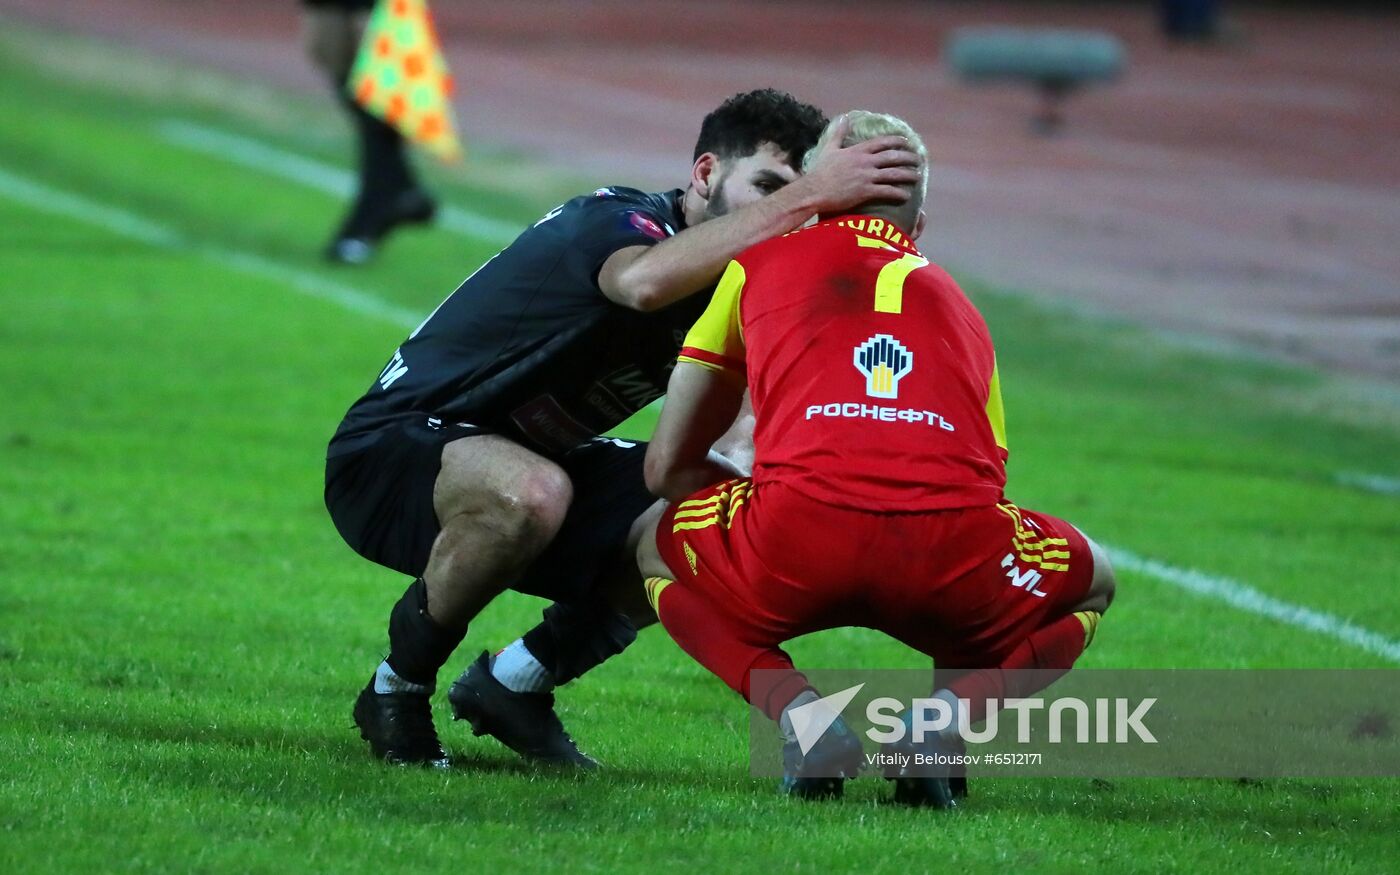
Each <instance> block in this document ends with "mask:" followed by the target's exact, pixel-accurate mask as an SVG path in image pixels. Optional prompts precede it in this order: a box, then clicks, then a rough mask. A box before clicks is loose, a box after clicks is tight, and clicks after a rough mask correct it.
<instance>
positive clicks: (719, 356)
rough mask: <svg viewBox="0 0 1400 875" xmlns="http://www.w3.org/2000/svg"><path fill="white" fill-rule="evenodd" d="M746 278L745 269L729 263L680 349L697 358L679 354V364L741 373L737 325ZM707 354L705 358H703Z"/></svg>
mask: <svg viewBox="0 0 1400 875" xmlns="http://www.w3.org/2000/svg"><path fill="white" fill-rule="evenodd" d="M746 279H747V277H746V275H745V273H744V266H743V265H742V264H740V263H739V262H737V261H731V262H729V267H727V268H725V271H724V276H722V277H720V280H719V285H717V286H715V293H714V296H713V297H711V298H710V304H709V306H707V307H706V308H705V312H704V313H701V314H700V318H699V319H697V320H695V325H693V326H692V327H691V329H690V333H688V334H686V336H685V343H684V344H682V346H683V347H684V348H685V349H687V350H694V351H695V352H696V353H697V355H694V356H691V355H682V356H681V360H682V361H690V362H694V363H695V364H698V365H702V366H705V367H709V368H711V369H716V370H719V369H723V370H733V369H738V370H740V371H742V366H743V362H744V330H743V327H742V326H741V325H740V324H739V295H740V293H742V292H743V290H744V282H745V281H746ZM706 353H708V355H706Z"/></svg>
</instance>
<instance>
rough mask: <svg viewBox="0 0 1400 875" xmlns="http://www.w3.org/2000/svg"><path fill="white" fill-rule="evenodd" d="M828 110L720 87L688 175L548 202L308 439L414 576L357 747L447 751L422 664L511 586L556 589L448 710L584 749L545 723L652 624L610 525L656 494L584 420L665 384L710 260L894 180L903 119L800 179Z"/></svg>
mask: <svg viewBox="0 0 1400 875" xmlns="http://www.w3.org/2000/svg"><path fill="white" fill-rule="evenodd" d="M825 122H826V119H825V118H824V117H823V116H822V114H821V112H820V111H818V110H817V109H815V108H813V107H811V106H808V105H806V104H803V103H800V102H798V101H797V100H795V99H794V98H793V97H791V96H790V95H788V94H785V93H782V92H778V91H773V90H769V89H765V90H759V91H752V92H748V93H744V94H739V95H736V96H734V97H732V98H730V99H729V100H727V101H725V102H724V104H723V105H721V106H720V107H719V108H718V109H716V110H715V111H714V112H712V113H710V114H709V115H708V116H706V117H705V120H704V122H703V123H702V125H701V130H700V137H699V140H698V142H697V143H696V147H695V156H694V162H693V165H692V169H691V177H690V182H689V187H688V188H687V189H685V190H680V189H676V190H673V191H668V192H660V193H654V194H648V193H644V192H641V191H637V190H634V189H630V188H620V187H612V188H602V189H598V190H597V191H595V192H593V193H591V194H588V195H584V196H582V197H578V198H575V199H573V200H571V201H569V202H568V203H565V204H563V205H562V206H560V207H558V208H556V209H554V210H551V211H550V212H549V213H548V214H547V215H545V216H544V217H543V218H541V219H540V220H539V221H538V222H536V223H535V224H534V225H533V226H531V227H530V228H528V229H526V230H525V231H524V232H523V233H522V234H521V235H520V236H519V237H518V238H517V239H516V241H515V242H514V243H512V244H511V245H510V246H508V247H507V248H506V249H504V250H503V251H501V252H500V253H498V254H497V255H495V256H494V257H492V258H491V259H490V260H489V261H487V262H486V263H485V264H483V265H482V266H481V267H480V268H479V269H478V270H477V271H476V272H475V273H473V274H472V275H471V276H470V277H468V278H467V279H466V280H465V281H464V282H463V283H462V284H461V285H460V286H459V287H458V288H457V290H456V291H454V292H453V293H452V294H451V295H450V296H449V297H448V298H447V300H445V301H443V303H442V304H441V305H439V307H438V308H437V310H435V311H434V312H433V313H432V314H431V315H430V316H428V318H427V319H425V320H424V321H423V323H422V324H421V325H419V326H418V328H417V329H416V330H414V332H413V333H412V334H411V335H409V337H408V339H407V340H405V341H404V342H403V343H402V344H401V345H400V346H399V348H398V349H397V350H395V351H394V353H393V355H392V357H391V358H390V360H389V362H388V364H387V365H385V367H384V369H383V370H382V371H381V372H380V374H379V376H378V377H377V378H376V379H375V380H374V382H373V383H372V384H371V385H370V388H369V390H368V391H367V392H366V393H365V395H364V396H363V397H362V398H361V399H360V400H359V401H357V402H355V404H354V405H353V406H352V407H351V408H350V410H349V412H348V413H347V414H346V416H345V419H344V421H343V422H341V424H340V427H339V429H338V430H337V431H336V433H335V436H334V438H332V440H331V442H330V446H329V448H328V450H327V461H326V491H325V495H326V506H327V508H328V509H329V510H330V514H331V518H332V520H333V521H334V522H335V525H336V528H337V529H338V530H339V532H340V534H341V536H342V537H343V538H344V539H345V541H346V542H347V543H348V544H349V545H350V546H351V547H352V548H354V550H355V551H356V552H357V553H359V554H360V555H361V556H364V557H365V558H367V559H370V560H371V561H373V562H376V563H378V564H380V565H384V566H386V567H389V568H393V569H396V570H398V571H401V572H403V573H404V574H407V575H409V576H411V577H413V578H415V579H414V581H413V583H412V584H411V585H410V586H409V587H408V590H407V591H406V592H405V593H404V595H403V597H402V598H401V599H400V600H399V601H398V603H397V604H395V605H394V607H393V609H392V611H391V612H390V616H389V654H388V657H387V658H386V659H385V660H384V661H383V662H382V663H381V664H380V665H379V667H378V669H377V670H376V671H375V673H374V676H373V677H372V678H371V679H370V682H369V684H368V685H367V686H366V687H365V689H364V690H363V691H362V692H361V693H360V696H359V698H358V699H357V700H356V702H355V707H354V718H355V722H356V724H357V725H358V726H359V728H360V733H361V735H362V736H363V737H364V738H365V740H367V741H368V742H369V744H370V748H371V750H372V752H373V753H374V754H375V755H376V756H378V757H380V758H382V759H385V760H387V761H389V762H392V763H400V764H403V763H422V764H427V765H432V766H439V767H441V766H446V765H449V763H450V761H449V758H448V756H447V755H446V753H445V752H444V751H443V749H442V746H441V744H440V742H439V740H438V736H437V732H436V730H435V728H434V725H433V720H432V712H431V707H430V704H429V696H430V695H431V694H432V692H433V689H434V686H435V683H436V679H437V674H438V670H439V669H440V668H441V667H442V666H443V665H444V664H446V662H447V660H448V658H449V657H450V656H451V654H452V652H453V651H454V650H455V649H456V648H457V646H458V644H460V643H461V641H462V639H463V637H464V636H465V635H466V632H467V624H468V623H469V622H470V621H471V619H472V618H473V617H475V616H476V615H477V614H478V613H479V612H480V611H481V610H482V608H484V607H485V606H486V605H487V604H488V603H489V602H490V601H491V600H492V599H493V598H495V596H496V595H498V594H499V593H500V592H501V591H503V590H505V589H514V590H516V591H518V592H523V593H528V594H531V595H536V596H540V597H543V598H545V599H548V600H550V601H551V602H552V604H551V605H550V606H549V607H548V608H547V609H546V610H545V612H544V618H543V621H542V622H541V623H540V624H539V625H538V626H536V627H535V628H534V629H531V630H530V631H529V632H527V633H526V634H525V635H524V637H523V638H521V639H518V640H516V641H515V642H514V643H512V644H511V645H509V646H508V647H506V648H505V649H503V650H502V651H501V652H499V653H498V654H497V655H496V656H495V657H494V658H492V657H490V656H489V655H488V654H487V653H482V654H481V657H480V658H479V659H478V660H477V661H476V662H475V663H473V664H472V665H471V666H470V667H469V668H468V669H467V670H466V671H465V672H464V673H463V674H462V676H461V677H460V678H459V679H458V680H457V682H456V683H454V684H453V685H452V688H451V690H450V691H449V695H448V699H449V702H450V703H451V706H452V710H453V714H454V716H455V717H456V718H458V719H465V720H468V721H470V723H471V725H472V727H473V729H474V730H475V732H476V734H478V735H481V734H490V735H492V736H494V737H495V738H497V739H498V740H499V741H501V742H502V743H503V744H505V745H506V746H508V747H510V748H511V749H513V750H515V751H516V752H518V753H520V754H521V755H523V756H525V757H527V758H530V759H534V760H538V761H543V762H548V763H556V764H567V765H575V766H582V767H592V766H595V765H596V763H595V762H594V761H593V760H592V759H591V758H590V757H588V756H587V755H585V754H584V753H582V752H581V751H579V749H578V748H577V746H576V745H575V744H574V743H573V741H572V739H570V738H569V736H568V734H567V733H566V732H565V731H564V728H563V725H562V724H561V722H560V721H559V718H558V716H557V715H556V714H555V712H554V697H553V692H552V691H553V688H554V687H555V686H556V685H558V684H562V683H566V682H567V681H569V680H572V679H573V678H576V677H578V676H579V675H581V674H583V673H584V672H585V671H588V670H589V669H590V668H592V667H594V666H596V665H598V664H600V663H601V662H603V661H604V660H606V659H607V658H609V657H611V656H613V655H615V654H617V653H619V652H621V651H622V650H623V649H624V648H625V647H627V645H629V644H630V643H631V642H632V641H633V640H634V639H635V637H636V634H637V628H638V627H639V626H643V625H646V624H648V623H649V622H653V621H654V620H655V617H654V615H651V613H650V609H649V608H648V607H647V606H646V603H645V598H644V597H643V595H642V585H641V581H640V578H639V577H637V572H636V570H635V568H634V567H633V565H632V562H631V551H632V549H633V547H634V546H635V545H634V544H629V536H633V537H635V536H639V535H640V528H638V529H637V532H636V535H633V532H632V530H633V527H634V523H635V522H636V520H637V518H638V517H639V516H641V515H642V514H643V513H644V512H645V511H646V510H647V508H648V507H650V506H651V505H652V503H653V502H654V500H655V499H654V498H653V497H652V496H651V495H650V494H648V492H647V490H646V486H645V484H644V481H643V476H642V463H643V460H644V458H645V455H646V453H645V449H646V448H645V446H644V445H640V444H633V443H629V442H625V441H613V440H605V439H602V438H599V437H598V435H600V434H602V433H603V432H605V431H607V430H608V429H610V428H612V427H613V426H615V425H617V424H618V423H620V422H622V421H623V420H624V419H626V418H627V417H629V416H631V415H632V414H633V413H635V412H636V411H638V410H640V409H641V408H642V407H644V406H645V405H646V404H648V403H649V402H651V401H653V400H654V399H656V398H658V397H660V396H661V395H662V393H663V392H664V389H665V386H666V383H667V378H668V375H669V373H670V370H671V368H672V366H673V365H674V363H675V360H676V354H677V352H678V351H679V349H680V343H681V341H682V340H683V339H684V336H685V333H686V331H687V329H689V327H690V325H691V323H692V322H694V321H695V319H696V317H697V316H698V315H699V314H700V313H701V312H703V311H704V309H705V306H706V303H707V302H708V300H709V297H710V295H709V294H708V292H709V291H710V290H712V289H713V286H714V283H715V281H716V280H717V279H718V278H719V274H720V272H721V271H722V270H723V268H724V266H725V265H726V264H727V263H728V262H729V259H731V258H733V257H734V256H735V255H737V254H738V253H739V252H740V251H741V250H743V249H744V248H746V247H748V246H749V245H751V244H753V243H755V242H758V241H760V240H764V239H767V238H770V237H774V236H777V235H779V234H784V233H787V232H789V231H792V230H794V229H795V228H797V227H799V226H801V225H802V224H803V223H804V222H806V221H807V220H808V219H809V218H811V217H812V216H814V215H816V214H817V213H830V212H836V211H839V210H841V209H844V208H846V207H850V206H853V205H855V204H858V203H864V202H867V201H870V200H875V199H885V200H890V201H894V202H901V201H903V200H904V199H905V198H907V196H908V195H907V192H908V188H907V184H908V183H910V182H912V181H914V180H915V179H917V177H918V171H917V169H916V168H917V164H918V160H919V159H918V156H917V155H915V154H914V153H912V152H910V151H907V150H906V149H905V148H904V145H905V144H904V142H903V140H902V139H900V138H891V137H885V138H881V139H877V140H872V141H868V142H866V143H861V144H859V145H857V146H852V147H849V148H838V147H833V148H831V149H828V150H827V151H826V152H824V153H823V154H822V156H821V158H820V159H819V160H818V161H817V162H816V163H815V164H814V165H813V166H812V168H811V169H810V171H809V172H808V173H807V174H806V175H805V176H799V174H798V170H797V167H798V162H800V161H801V159H802V155H803V154H804V153H805V152H806V151H807V150H808V149H809V148H810V147H811V146H812V145H813V144H814V143H815V142H816V140H817V137H818V135H820V133H821V131H822V128H823V126H824V124H825ZM833 142H834V143H837V144H839V143H840V142H841V138H840V137H836V138H834V140H833ZM901 184H904V185H906V187H905V188H901V187H900V186H901Z"/></svg>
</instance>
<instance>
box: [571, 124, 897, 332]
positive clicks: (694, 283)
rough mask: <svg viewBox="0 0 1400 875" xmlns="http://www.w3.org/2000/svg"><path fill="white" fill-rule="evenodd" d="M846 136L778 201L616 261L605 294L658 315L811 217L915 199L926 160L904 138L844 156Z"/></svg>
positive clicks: (603, 273) (623, 252)
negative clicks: (728, 266)
mask: <svg viewBox="0 0 1400 875" xmlns="http://www.w3.org/2000/svg"><path fill="white" fill-rule="evenodd" d="M843 124H844V122H843ZM844 136H845V134H844V132H843V131H841V130H838V131H837V132H836V133H835V134H834V135H833V137H832V139H831V140H830V142H829V143H828V145H827V147H826V148H825V150H824V151H823V152H822V153H821V154H820V155H819V156H818V157H817V159H816V160H815V161H814V163H813V165H812V168H811V169H810V170H809V171H808V172H807V173H806V175H804V176H800V177H798V178H797V179H796V180H794V181H792V182H791V183H789V184H787V185H785V186H783V187H782V188H780V189H778V190H777V191H776V192H774V193H773V194H770V195H768V196H767V197H765V198H763V199H761V200H759V201H756V202H755V203H752V204H749V205H748V206H745V207H743V208H741V209H738V210H735V211H734V212H732V213H730V214H728V215H725V216H719V217H717V218H714V219H710V220H709V221H706V222H702V223H700V224H697V225H694V226H692V227H689V228H686V229H685V230H683V231H681V232H680V233H679V234H676V235H675V236H674V237H671V238H669V239H667V240H663V241H662V242H660V243H658V244H656V245H655V246H629V247H627V248H625V249H619V250H618V251H616V252H614V253H612V255H610V256H608V259H607V261H605V262H604V263H603V266H602V269H601V270H600V271H599V272H598V287H599V288H600V289H601V290H602V292H603V294H604V295H607V297H608V298H609V299H610V300H612V301H614V302H616V303H618V304H621V305H623V306H624V307H631V308H632V309H634V310H642V311H651V310H659V309H661V308H662V307H666V306H669V305H671V304H674V303H675V302H677V301H679V300H681V299H682V298H685V297H688V296H689V295H693V294H695V293H696V292H699V291H701V290H702V289H707V288H709V287H710V286H711V285H713V284H714V282H715V279H716V278H717V277H718V276H719V274H720V271H722V270H723V269H724V266H725V264H727V263H728V262H729V260H730V259H731V258H734V257H735V256H736V255H738V254H739V253H740V252H742V251H743V250H745V249H747V248H748V247H749V246H752V245H753V244H755V243H759V242H762V241H764V240H767V239H769V238H772V237H777V236H778V235H780V234H786V233H787V232H789V231H792V230H795V229H797V228H799V227H801V226H802V224H803V223H804V222H806V221H807V220H808V219H810V218H812V216H815V215H818V214H820V213H834V212H839V211H841V210H845V209H848V208H850V207H854V206H855V205H857V204H862V203H865V202H866V201H871V200H879V201H884V202H887V203H903V202H904V201H906V200H908V199H909V195H910V193H911V191H912V188H911V187H910V186H911V185H912V184H913V183H915V182H917V181H918V179H919V170H918V164H919V156H918V155H916V154H915V153H913V152H910V151H907V149H906V145H907V144H906V143H905V141H904V138H902V137H876V138H875V139H873V140H867V141H865V142H863V143H857V144H855V145H852V146H847V147H844V148H843V147H842V146H841V141H842V140H843V139H844Z"/></svg>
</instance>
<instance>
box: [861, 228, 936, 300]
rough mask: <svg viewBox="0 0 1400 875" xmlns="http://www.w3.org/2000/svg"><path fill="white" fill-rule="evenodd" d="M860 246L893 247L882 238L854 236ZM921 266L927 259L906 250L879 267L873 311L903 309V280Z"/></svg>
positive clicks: (926, 264) (923, 265)
mask: <svg viewBox="0 0 1400 875" xmlns="http://www.w3.org/2000/svg"><path fill="white" fill-rule="evenodd" d="M856 242H857V243H859V244H860V245H861V246H866V247H870V248H874V249H894V247H893V246H891V245H889V244H888V243H886V242H884V241H883V240H876V239H874V238H871V237H861V236H859V235H857V236H856ZM921 267H928V259H927V258H924V257H923V256H921V255H915V254H913V253H912V252H906V253H904V254H903V255H902V256H900V257H899V258H896V259H895V260H894V261H891V262H890V263H888V264H886V265H885V266H884V267H882V268H880V273H879V274H877V275H876V277H875V312H876V313H901V312H903V310H904V281H905V280H907V279H909V274H911V273H913V272H914V271H916V270H918V269H919V268H921Z"/></svg>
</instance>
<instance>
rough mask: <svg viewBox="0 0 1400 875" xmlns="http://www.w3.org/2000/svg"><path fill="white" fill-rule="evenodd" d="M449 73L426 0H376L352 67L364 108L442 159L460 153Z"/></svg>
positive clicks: (354, 88)
mask: <svg viewBox="0 0 1400 875" xmlns="http://www.w3.org/2000/svg"><path fill="white" fill-rule="evenodd" d="M452 90H453V86H452V77H451V76H450V75H448V72H447V62H446V61H444V60H443V57H442V44H441V43H440V42H438V37H437V31H436V29H434V27H433V18H432V14H431V13H430V12H429V11H428V4H427V0H379V3H378V4H377V5H376V6H375V7H374V12H373V14H371V15H370V19H369V23H368V24H367V25H366V26H365V36H364V40H363V41H362V42H361V43H360V53H359V55H358V56H357V57H356V58H355V66H354V67H353V68H352V69H351V71H350V91H351V94H353V95H354V97H355V100H356V101H357V102H358V103H359V104H360V105H361V106H363V107H364V108H365V110H366V111H367V112H369V113H371V114H373V115H376V116H378V117H380V118H382V119H384V121H386V122H388V123H389V124H391V125H393V126H394V127H395V128H396V129H398V131H399V132H400V133H401V134H403V136H404V138H405V139H407V140H409V141H410V142H413V143H417V144H418V145H420V146H422V147H423V148H425V149H427V150H428V151H429V152H432V153H433V154H434V155H437V156H438V157H439V158H441V159H442V160H444V161H455V160H457V159H458V158H460V157H461V155H462V146H461V144H460V143H459V142H458V141H457V132H456V125H455V124H454V122H453V119H452V105H451V103H450V102H449V101H450V98H451V96H452Z"/></svg>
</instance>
